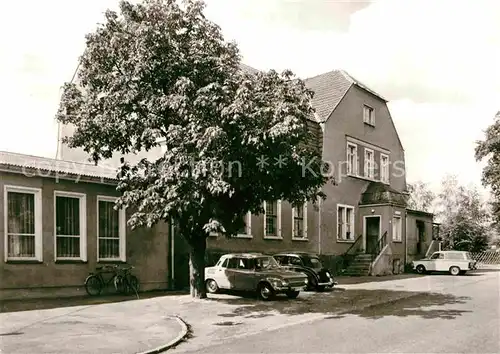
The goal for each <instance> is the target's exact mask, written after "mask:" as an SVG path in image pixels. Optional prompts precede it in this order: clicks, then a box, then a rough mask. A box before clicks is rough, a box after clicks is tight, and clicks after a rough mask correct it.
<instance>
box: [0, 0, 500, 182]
mask: <svg viewBox="0 0 500 354" xmlns="http://www.w3.org/2000/svg"><path fill="white" fill-rule="evenodd" d="M206 2H207V8H206V11H205V13H206V15H207V17H208V18H210V19H211V20H213V21H214V22H216V23H217V24H219V25H220V26H221V28H222V30H223V32H224V35H225V36H226V38H227V39H228V40H235V41H236V42H237V43H238V45H239V48H240V51H241V53H242V55H243V61H244V62H245V63H246V64H248V65H250V66H253V67H255V68H257V69H262V70H265V69H271V68H273V69H277V70H283V69H291V70H292V71H293V72H294V73H296V74H297V75H298V76H300V77H302V78H307V77H310V76H314V75H317V74H320V73H323V72H327V71H330V70H333V69H344V70H346V71H347V72H349V73H350V74H352V75H353V76H354V77H356V78H358V79H359V80H361V81H363V82H364V83H365V84H367V85H368V86H369V87H371V88H372V89H374V90H375V91H377V92H379V93H380V94H381V95H383V96H384V97H386V98H387V99H388V100H389V101H390V102H389V104H388V105H389V109H390V111H391V114H392V117H393V120H394V122H395V124H396V127H397V129H398V132H399V135H400V138H401V140H402V143H403V147H404V148H405V159H406V164H407V180H408V181H409V182H412V181H416V180H421V181H424V182H426V183H429V185H430V186H431V188H433V189H437V187H438V185H439V182H440V180H441V179H442V178H443V176H445V175H446V174H456V175H458V178H459V181H460V182H461V183H463V184H472V185H476V186H478V187H479V186H480V184H481V170H482V166H483V165H484V164H480V163H477V162H476V161H475V159H474V147H475V141H476V140H478V139H481V138H482V137H483V131H484V129H486V127H487V126H488V125H489V124H491V123H492V122H493V118H494V116H495V113H496V112H497V111H499V110H500V1H497V0H453V1H448V0H380V1H372V2H368V1H348V0H346V1H332V0H208V1H206ZM117 5H118V1H117V0H45V1H39V0H16V1H9V2H6V3H5V4H3V5H2V12H1V14H0V39H1V41H0V46H1V52H0V53H1V54H0V93H1V96H0V97H1V99H2V114H1V115H0V122H1V125H0V150H6V151H13V152H19V153H26V154H33V155H39V156H46V157H55V154H56V146H57V126H56V123H55V121H54V115H55V113H56V111H57V107H58V102H59V98H60V94H61V90H60V87H61V86H62V84H63V83H64V82H65V81H69V80H70V79H71V77H72V76H73V73H74V71H75V68H76V65H77V60H78V57H79V56H80V55H81V53H82V52H83V49H84V48H85V34H86V33H88V32H91V31H94V30H95V29H96V26H97V23H99V22H102V21H103V12H104V11H105V10H106V9H108V8H112V9H116V8H117Z"/></svg>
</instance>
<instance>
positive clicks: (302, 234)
mask: <svg viewBox="0 0 500 354" xmlns="http://www.w3.org/2000/svg"><path fill="white" fill-rule="evenodd" d="M292 240H307V202H305V203H304V204H303V205H302V206H300V207H297V208H292Z"/></svg>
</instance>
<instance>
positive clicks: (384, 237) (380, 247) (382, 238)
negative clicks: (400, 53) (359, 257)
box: [373, 231, 387, 258]
mask: <svg viewBox="0 0 500 354" xmlns="http://www.w3.org/2000/svg"><path fill="white" fill-rule="evenodd" d="M385 245H387V231H386V232H384V234H383V235H382V236H380V238H379V239H378V240H377V245H376V246H375V252H374V253H373V258H377V256H378V255H379V254H380V252H382V250H383V249H384V247H385Z"/></svg>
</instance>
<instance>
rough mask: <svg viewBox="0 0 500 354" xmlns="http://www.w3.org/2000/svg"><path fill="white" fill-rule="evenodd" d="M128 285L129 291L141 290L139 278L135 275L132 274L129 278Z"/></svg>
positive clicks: (136, 291)
mask: <svg viewBox="0 0 500 354" xmlns="http://www.w3.org/2000/svg"><path fill="white" fill-rule="evenodd" d="M127 280H128V281H127V283H128V284H127V285H128V287H127V288H128V289H127V290H128V292H129V293H132V294H134V293H138V292H139V279H137V277H136V276H135V275H130V276H129V277H128V279H127Z"/></svg>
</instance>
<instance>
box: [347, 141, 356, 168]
mask: <svg viewBox="0 0 500 354" xmlns="http://www.w3.org/2000/svg"><path fill="white" fill-rule="evenodd" d="M347 174H348V175H354V176H357V175H358V146H357V145H356V144H353V143H347Z"/></svg>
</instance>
